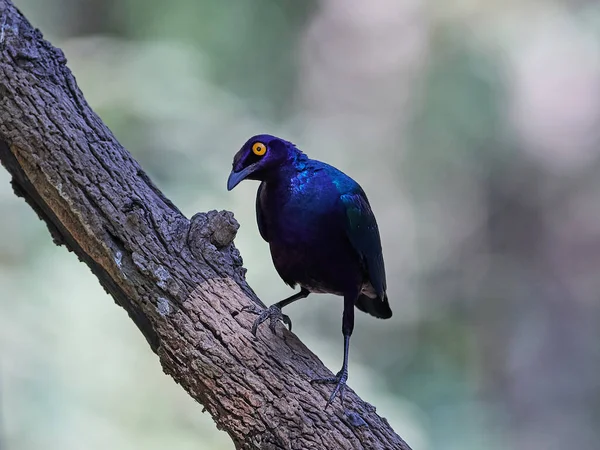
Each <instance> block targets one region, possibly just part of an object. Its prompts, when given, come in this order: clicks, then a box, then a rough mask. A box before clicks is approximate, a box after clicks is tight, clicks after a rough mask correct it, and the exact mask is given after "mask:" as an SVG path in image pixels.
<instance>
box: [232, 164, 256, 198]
mask: <svg viewBox="0 0 600 450" xmlns="http://www.w3.org/2000/svg"><path fill="white" fill-rule="evenodd" d="M255 169H256V163H254V164H250V165H249V166H248V167H244V168H243V169H242V170H240V171H239V172H234V171H233V170H232V171H231V173H230V174H229V178H228V179H227V190H228V191H230V190H232V189H233V188H234V187H236V186H237V185H238V184H239V183H240V181H243V180H245V179H246V177H248V175H250V174H251V173H252V172H254V170H255Z"/></svg>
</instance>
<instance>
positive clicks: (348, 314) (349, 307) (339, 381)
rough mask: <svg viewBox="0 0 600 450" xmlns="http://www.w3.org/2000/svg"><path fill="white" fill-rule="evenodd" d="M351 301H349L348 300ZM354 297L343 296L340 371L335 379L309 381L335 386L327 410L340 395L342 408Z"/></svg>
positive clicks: (352, 325)
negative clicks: (342, 348)
mask: <svg viewBox="0 0 600 450" xmlns="http://www.w3.org/2000/svg"><path fill="white" fill-rule="evenodd" d="M349 299H351V300H349ZM354 301H355V298H354V296H352V297H349V296H344V314H343V316H342V334H343V335H344V362H343V363H342V369H341V370H340V371H339V372H338V373H337V374H336V375H335V377H328V378H315V379H313V380H310V382H311V383H317V384H335V388H334V389H333V392H332V393H331V396H330V397H329V400H328V401H327V405H325V408H327V407H328V406H329V405H330V404H331V403H332V402H333V400H335V396H336V395H337V394H338V392H339V394H340V401H341V402H342V406H344V391H345V390H346V381H347V380H348V351H349V350H350V336H351V335H352V330H353V329H354Z"/></svg>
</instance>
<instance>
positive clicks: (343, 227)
mask: <svg viewBox="0 0 600 450" xmlns="http://www.w3.org/2000/svg"><path fill="white" fill-rule="evenodd" d="M244 179H252V180H259V181H261V184H260V186H259V188H258V193H257V198H256V216H257V222H258V228H259V231H260V234H261V236H262V237H263V239H264V240H265V241H267V242H268V243H269V247H270V250H271V256H272V258H273V264H274V265H275V268H276V269H277V272H278V273H279V275H280V276H281V278H282V279H283V281H284V282H285V283H287V284H289V285H290V286H292V287H295V286H296V285H300V287H301V290H300V292H299V293H297V294H294V295H292V296H291V297H289V298H287V299H285V300H282V301H280V302H278V303H275V304H274V305H272V306H271V307H270V308H269V309H267V310H266V311H263V312H262V313H261V314H260V315H259V317H258V319H257V320H256V322H255V324H254V326H253V332H254V333H256V329H257V327H258V325H260V323H262V322H264V321H265V320H267V319H270V323H271V328H272V329H273V330H274V329H275V328H274V324H275V323H276V321H277V320H278V319H283V320H284V321H285V322H286V323H288V324H289V326H290V329H291V321H290V320H289V318H288V317H287V316H285V315H283V314H282V313H281V308H282V307H284V306H285V305H288V304H290V303H292V302H294V301H296V300H299V299H300V298H305V297H306V296H308V295H309V294H310V293H332V294H336V295H341V296H343V297H344V312H343V317H342V333H343V335H344V362H343V366H342V370H340V372H339V373H338V374H337V375H336V376H335V377H333V378H326V379H319V380H313V382H317V383H335V384H336V388H335V389H334V391H333V393H332V394H331V396H330V398H329V401H328V403H327V405H329V404H330V403H331V402H332V401H333V399H334V398H335V396H336V394H337V393H338V392H339V393H340V396H341V398H342V401H343V393H344V387H345V382H346V380H347V378H348V347H349V342H350V335H351V334H352V330H353V328H354V306H356V307H357V308H358V309H359V310H361V311H364V312H366V313H369V314H371V315H373V316H375V317H378V318H382V319H387V318H389V317H391V316H392V311H391V309H390V307H389V303H388V299H387V294H386V281H385V268H384V262H383V254H382V250H381V242H380V237H379V229H378V227H377V222H376V220H375V216H374V215H373V212H372V210H371V207H370V205H369V202H368V200H367V197H366V195H365V193H364V191H363V190H362V188H361V187H360V186H359V184H358V183H356V182H355V181H354V180H353V179H352V178H350V177H349V176H347V175H346V174H344V173H343V172H341V171H340V170H338V169H336V168H335V167H332V166H330V165H328V164H325V163H323V162H320V161H316V160H312V159H309V158H308V157H307V156H306V155H305V154H304V153H302V152H301V151H300V150H299V149H298V148H296V146H294V145H293V144H292V143H291V142H288V141H285V140H283V139H279V138H277V137H274V136H271V135H265V134H263V135H257V136H254V137H252V138H250V139H249V140H248V141H247V142H246V143H245V144H244V146H243V147H242V148H241V149H240V151H239V152H238V153H237V154H236V155H235V158H234V161H233V169H232V171H231V174H230V176H229V180H228V182H227V189H228V190H231V189H233V188H234V187H235V186H236V185H237V184H238V183H239V182H240V181H242V180H244Z"/></svg>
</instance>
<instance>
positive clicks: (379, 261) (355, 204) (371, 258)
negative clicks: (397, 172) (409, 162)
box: [341, 189, 386, 298]
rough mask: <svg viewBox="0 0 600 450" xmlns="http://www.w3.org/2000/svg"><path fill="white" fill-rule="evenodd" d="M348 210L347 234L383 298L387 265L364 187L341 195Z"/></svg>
mask: <svg viewBox="0 0 600 450" xmlns="http://www.w3.org/2000/svg"><path fill="white" fill-rule="evenodd" d="M341 200H342V204H343V205H344V208H345V210H346V211H345V212H346V222H345V225H346V234H347V235H348V239H349V240H350V243H351V244H352V246H353V247H354V249H355V250H356V251H357V252H358V254H359V255H360V257H361V258H363V260H364V262H365V263H366V266H367V271H368V273H369V279H370V281H371V285H372V286H373V288H374V289H375V292H376V293H377V295H378V296H379V297H381V298H383V297H384V295H385V290H386V282H385V267H384V265H383V253H382V250H381V240H380V237H379V228H378V227H377V222H376V221H375V216H374V215H373V211H372V210H371V206H370V205H369V201H368V200H367V197H366V195H365V193H364V192H363V191H362V189H361V190H360V191H358V192H354V193H350V194H344V195H342V196H341Z"/></svg>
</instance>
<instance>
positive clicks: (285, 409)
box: [0, 0, 409, 450]
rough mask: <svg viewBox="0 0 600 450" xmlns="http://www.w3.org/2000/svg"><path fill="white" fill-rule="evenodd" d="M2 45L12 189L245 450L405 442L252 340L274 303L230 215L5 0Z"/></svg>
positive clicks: (286, 336) (286, 338)
mask: <svg viewBox="0 0 600 450" xmlns="http://www.w3.org/2000/svg"><path fill="white" fill-rule="evenodd" d="M0 52H1V53H0V160H1V161H2V164H3V165H4V167H5V168H6V169H7V170H8V171H9V172H10V174H11V175H12V186H13V189H14V191H15V193H16V194H17V195H18V196H20V197H23V198H24V199H25V201H27V203H28V204H29V205H30V206H31V207H32V208H33V209H34V210H35V211H36V213H37V214H38V215H39V217H40V218H41V219H42V220H43V221H44V222H45V223H46V224H47V226H48V229H49V230H50V234H51V235H52V238H53V239H54V242H55V243H56V244H58V245H65V246H66V247H67V248H68V249H69V250H70V251H73V252H74V253H75V254H76V255H77V256H78V257H79V259H80V260H81V261H83V262H85V263H86V264H87V265H88V266H89V267H90V269H91V270H92V272H93V273H94V274H95V275H96V277H98V280H99V281H100V284H101V285H102V286H103V287H104V289H105V290H106V291H107V292H108V293H109V294H110V295H112V297H113V298H114V299H115V301H116V303H117V304H118V305H120V306H122V307H123V308H124V309H125V310H126V311H127V313H128V314H129V316H130V317H131V319H132V320H133V321H134V322H135V324H136V325H137V327H138V328H139V329H140V331H141V332H142V333H143V334H144V336H145V337H146V339H147V340H148V343H149V344H150V346H151V348H152V350H153V351H154V352H155V353H156V354H157V355H158V356H159V358H160V362H161V364H162V367H163V370H164V371H165V372H166V373H167V374H169V375H171V376H172V377H173V379H174V380H175V381H176V382H177V383H179V384H180V385H181V386H182V387H183V388H184V389H185V390H186V391H187V392H188V393H189V394H190V395H191V396H192V397H193V398H194V399H196V400H197V401H198V402H199V403H201V404H202V405H204V408H205V409H206V410H207V411H208V412H209V413H210V414H211V416H212V417H213V419H214V420H215V422H216V424H217V426H218V427H219V428H220V429H222V430H225V431H227V433H229V435H230V436H231V438H232V439H233V442H234V444H235V446H236V448H242V449H302V450H307V449H319V450H323V449H363V448H367V449H402V450H408V449H409V447H408V445H406V443H405V442H404V441H403V440H402V439H401V438H400V437H399V436H398V435H396V434H395V433H394V431H393V430H392V429H391V427H390V426H389V424H388V423H387V421H386V420H385V419H382V418H381V417H379V416H378V415H377V414H376V413H375V410H374V408H373V407H372V406H370V405H368V404H367V403H365V402H364V401H362V400H361V399H359V398H358V397H357V396H356V395H355V394H354V393H353V392H352V391H351V390H348V393H347V395H346V401H347V407H348V408H349V409H350V410H352V411H355V412H356V415H352V414H350V415H345V414H344V412H343V411H342V408H341V407H339V404H336V405H335V406H334V407H332V408H330V409H328V410H327V411H325V410H324V409H323V408H324V406H325V402H326V399H327V396H328V395H329V393H330V392H329V388H328V387H324V388H318V387H313V386H311V385H310V384H309V379H310V378H311V377H314V376H329V375H330V372H329V371H328V370H327V369H326V368H325V367H324V366H323V364H322V363H321V362H320V361H319V360H318V358H317V357H316V356H315V355H313V354H312V353H311V352H310V351H309V350H308V349H307V348H306V347H305V346H304V345H303V344H302V343H301V342H300V341H299V340H298V339H297V338H296V336H294V335H293V334H292V333H290V332H288V331H287V330H286V329H284V327H282V326H280V327H279V329H278V335H277V336H274V335H273V334H272V333H271V331H270V330H269V329H268V327H264V328H261V331H259V336H258V339H255V338H254V337H253V336H252V334H251V333H250V331H249V330H250V327H251V324H252V320H253V319H254V318H255V316H253V315H251V314H247V313H240V310H241V308H242V307H243V306H244V305H246V304H248V301H249V300H248V299H251V300H253V301H255V302H257V303H258V304H260V305H261V306H263V307H264V305H263V304H262V303H261V302H260V300H259V299H258V298H257V297H256V295H255V294H254V292H253V291H252V289H250V287H248V285H247V284H246V282H245V278H244V274H245V270H244V269H243V267H242V259H241V257H240V255H239V252H238V251H237V250H236V248H235V247H234V245H233V243H232V241H233V238H234V237H235V234H236V231H237V229H238V224H237V222H236V221H235V220H234V218H233V215H232V213H230V212H227V211H222V212H216V211H210V212H208V213H200V214H196V215H195V216H194V217H192V219H191V220H188V219H187V218H185V217H184V216H183V215H182V214H181V212H180V211H179V210H178V209H177V207H175V205H173V204H172V203H171V202H170V201H169V200H168V199H167V198H165V196H164V195H163V194H162V193H161V192H160V191H159V190H158V189H157V187H156V186H155V185H154V184H153V183H152V182H151V181H150V179H149V178H148V176H147V175H146V174H145V173H144V172H143V170H142V169H141V167H140V166H139V164H138V163H137V162H136V161H135V160H134V159H133V158H132V156H131V155H130V154H129V153H128V152H127V151H126V150H125V149H124V148H123V147H122V146H121V145H120V144H119V143H118V142H117V140H116V139H115V138H114V136H113V135H112V133H111V132H110V130H108V128H107V127H106V126H105V125H104V124H103V123H102V121H101V120H100V118H99V117H98V116H97V115H96V114H95V113H94V112H93V111H92V110H91V109H90V107H89V106H88V104H87V102H86V101H85V99H84V97H83V95H82V94H81V92H80V91H79V89H78V87H77V85H76V83H75V79H74V77H73V75H72V74H71V72H70V71H69V69H68V68H67V67H66V60H65V57H64V55H63V53H62V51H61V50H59V49H56V48H54V47H52V45H50V44H49V43H48V42H46V41H44V40H43V38H42V35H41V33H40V32H39V31H38V30H35V29H33V28H32V27H31V25H30V24H29V22H28V21H27V20H26V19H25V17H23V15H22V14H21V13H20V12H19V11H18V10H17V9H16V8H15V7H14V5H13V4H12V3H11V2H10V1H9V0H0ZM280 335H281V336H282V337H280ZM361 418H362V420H361ZM362 421H364V423H365V424H366V426H365V425H363V426H356V425H357V424H358V423H362Z"/></svg>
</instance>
